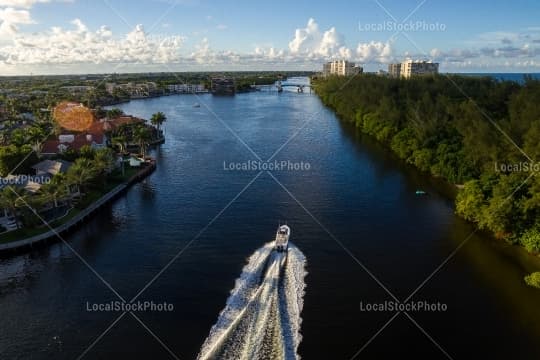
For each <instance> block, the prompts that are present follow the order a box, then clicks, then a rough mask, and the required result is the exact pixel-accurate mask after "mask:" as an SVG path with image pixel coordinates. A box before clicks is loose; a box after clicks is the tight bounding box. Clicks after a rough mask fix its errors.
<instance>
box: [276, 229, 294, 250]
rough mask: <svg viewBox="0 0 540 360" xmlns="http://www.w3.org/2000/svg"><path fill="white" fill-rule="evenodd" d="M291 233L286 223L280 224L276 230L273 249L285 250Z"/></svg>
mask: <svg viewBox="0 0 540 360" xmlns="http://www.w3.org/2000/svg"><path fill="white" fill-rule="evenodd" d="M290 235H291V228H290V227H288V226H287V225H281V226H279V227H278V229H277V232H276V240H275V242H274V249H275V250H276V251H278V252H285V251H287V249H288V246H289V237H290Z"/></svg>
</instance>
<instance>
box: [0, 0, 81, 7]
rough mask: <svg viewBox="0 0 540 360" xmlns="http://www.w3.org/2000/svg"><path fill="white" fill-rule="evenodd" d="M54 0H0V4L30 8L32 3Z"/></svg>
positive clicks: (70, 0)
mask: <svg viewBox="0 0 540 360" xmlns="http://www.w3.org/2000/svg"><path fill="white" fill-rule="evenodd" d="M52 1H55V0H0V6H9V7H16V8H25V9H30V8H31V7H32V6H34V4H38V3H49V2H52ZM56 1H59V2H72V1H73V0H56Z"/></svg>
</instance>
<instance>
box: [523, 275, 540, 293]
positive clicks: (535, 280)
mask: <svg viewBox="0 0 540 360" xmlns="http://www.w3.org/2000/svg"><path fill="white" fill-rule="evenodd" d="M524 280H525V282H526V283H527V285H529V286H533V287H535V288H539V289H540V271H537V272H533V273H532V274H530V275H527V276H525V278H524Z"/></svg>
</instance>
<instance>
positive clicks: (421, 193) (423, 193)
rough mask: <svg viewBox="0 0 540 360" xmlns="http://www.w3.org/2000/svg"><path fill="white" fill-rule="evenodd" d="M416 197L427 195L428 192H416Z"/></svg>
mask: <svg viewBox="0 0 540 360" xmlns="http://www.w3.org/2000/svg"><path fill="white" fill-rule="evenodd" d="M416 195H427V192H425V191H424V190H416Z"/></svg>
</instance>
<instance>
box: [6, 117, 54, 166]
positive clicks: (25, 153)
mask: <svg viewBox="0 0 540 360" xmlns="http://www.w3.org/2000/svg"><path fill="white" fill-rule="evenodd" d="M50 131H51V128H50V125H49V124H47V123H42V122H36V123H34V124H33V125H32V126H27V127H24V128H15V129H8V130H4V131H2V132H0V176H7V175H9V174H10V173H11V172H13V171H14V170H16V172H15V173H20V174H28V173H30V172H31V166H32V165H33V164H35V163H36V162H37V161H38V154H39V150H40V147H41V143H42V142H43V140H45V138H46V137H47V134H48V133H49V132H50Z"/></svg>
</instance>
